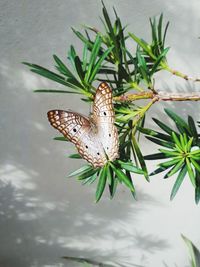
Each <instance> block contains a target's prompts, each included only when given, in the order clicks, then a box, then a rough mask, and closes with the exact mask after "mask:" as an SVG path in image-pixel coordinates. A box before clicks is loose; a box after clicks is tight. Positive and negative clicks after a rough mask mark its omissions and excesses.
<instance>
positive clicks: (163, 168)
mask: <svg viewBox="0 0 200 267" xmlns="http://www.w3.org/2000/svg"><path fill="white" fill-rule="evenodd" d="M170 167H171V166H165V167H164V166H161V167H159V168H157V169H156V170H155V171H153V172H151V173H150V174H149V176H153V175H156V174H158V173H161V172H163V171H166V170H167V169H169V168H170Z"/></svg>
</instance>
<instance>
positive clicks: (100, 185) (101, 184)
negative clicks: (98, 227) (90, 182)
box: [96, 165, 107, 203]
mask: <svg viewBox="0 0 200 267" xmlns="http://www.w3.org/2000/svg"><path fill="white" fill-rule="evenodd" d="M106 179H107V165H105V166H104V167H103V168H102V169H101V172H100V174H99V182H98V185H97V189H96V203H97V202H98V201H99V200H100V198H101V196H102V194H103V192H104V189H105V185H106Z"/></svg>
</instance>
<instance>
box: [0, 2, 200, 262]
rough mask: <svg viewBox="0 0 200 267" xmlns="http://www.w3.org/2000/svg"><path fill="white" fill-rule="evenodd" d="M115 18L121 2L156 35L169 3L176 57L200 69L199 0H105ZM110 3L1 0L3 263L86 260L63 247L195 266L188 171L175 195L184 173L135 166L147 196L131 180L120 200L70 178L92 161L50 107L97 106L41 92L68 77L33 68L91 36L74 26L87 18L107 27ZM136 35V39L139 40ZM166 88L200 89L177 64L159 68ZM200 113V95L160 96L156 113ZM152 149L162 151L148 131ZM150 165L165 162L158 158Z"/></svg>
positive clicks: (122, 12) (83, 109)
mask: <svg viewBox="0 0 200 267" xmlns="http://www.w3.org/2000/svg"><path fill="white" fill-rule="evenodd" d="M104 3H105V5H106V7H107V9H108V11H109V13H110V15H111V17H113V18H114V14H113V10H112V7H113V6H115V9H116V11H117V12H118V15H119V16H120V18H121V20H122V22H123V23H124V25H126V24H128V30H129V31H130V32H134V33H135V34H136V35H138V36H139V37H143V38H144V39H147V40H149V38H150V27H149V17H152V16H159V15H160V14H161V12H163V13H164V19H165V22H167V21H168V20H169V21H170V27H169V31H168V35H167V46H170V47H171V49H170V52H169V54H168V61H169V65H171V67H172V68H174V69H177V70H180V71H182V72H183V73H186V74H189V75H191V76H194V77H198V76H199V77H200V60H199V55H200V40H199V36H200V1H199V0H190V1H182V0H173V1H172V0H168V1H160V0H151V1H145V0H140V1H136V0H124V1H120V0H115V1H114V0H109V1H108V0H104ZM101 9H102V5H101V2H100V1H94V0H82V1H78V0H67V1H66V0H59V1H55V0H48V1H47V0H40V1H39V0H35V1H31V0H19V1H15V0H9V1H6V0H1V1H0V36H1V42H0V75H1V78H0V114H1V118H0V149H1V153H0V266H1V267H27V266H28V267H39V266H40V267H47V266H49V267H52V266H58V267H63V266H69V267H71V266H78V264H74V263H72V262H70V261H66V260H63V259H62V258H61V257H62V256H73V257H85V258H90V259H93V260H97V261H101V262H102V261H114V262H118V263H122V264H124V265H125V266H145V267H161V266H166V265H165V264H167V265H168V266H175V263H176V264H177V266H181V267H186V266H188V256H187V251H186V248H185V244H184V243H183V241H182V240H181V237H180V234H181V233H182V234H184V235H185V236H187V237H188V238H190V239H191V240H192V241H193V242H194V243H195V244H196V245H197V247H200V233H199V222H200V210H199V207H198V206H196V205H195V203H194V192H193V188H192V186H191V184H190V182H189V181H185V182H184V184H183V186H182V188H181V189H180V192H179V193H178V195H177V196H176V198H175V199H174V201H173V202H170V200H169V195H170V191H171V188H172V186H173V183H174V181H175V177H172V178H170V179H168V180H163V179H162V176H159V175H157V176H153V177H152V178H151V182H150V183H147V182H146V181H145V180H144V178H142V177H141V176H137V175H135V176H134V183H135V184H136V189H137V196H138V200H137V201H135V200H133V198H132V196H131V194H130V193H129V191H128V190H126V188H124V187H121V188H119V189H118V192H117V194H116V196H115V198H114V199H113V200H112V201H110V200H109V196H108V194H104V196H103V198H102V200H101V201H100V203H98V204H95V203H94V194H95V185H94V184H93V185H92V186H90V187H88V186H85V187H82V186H81V184H80V183H79V182H77V181H76V180H75V179H73V178H71V179H66V176H67V174H69V172H70V171H73V170H75V169H76V168H77V167H79V166H81V165H82V164H83V161H79V160H72V159H68V158H67V155H68V154H69V153H75V148H74V146H73V145H72V144H68V143H67V144H66V143H63V142H58V141H54V140H53V137H54V136H56V135H57V134H56V131H55V130H54V129H53V128H52V127H50V125H49V123H48V121H47V117H46V113H47V111H48V110H50V109H56V108H59V109H72V110H74V111H76V112H80V113H84V114H86V115H87V114H88V113H89V107H88V105H87V104H86V103H84V102H82V101H81V100H80V98H79V97H77V96H74V95H61V94H60V95H59V94H36V93H33V90H34V89H41V88H54V89H55V88H58V85H57V84H55V83H53V82H50V81H48V80H46V79H45V78H42V77H39V76H37V75H35V74H33V73H31V72H30V71H29V70H28V68H27V67H26V66H24V65H22V64H21V62H22V61H27V62H30V63H36V64H39V65H42V66H44V67H47V68H50V69H52V68H53V64H54V63H53V59H52V55H53V54H57V55H58V56H59V57H60V58H61V59H62V60H63V61H65V60H66V55H67V51H68V49H69V47H70V45H71V44H73V45H75V47H76V48H77V49H81V47H82V46H81V43H80V42H79V40H78V39H77V38H76V37H75V36H74V34H73V33H72V30H71V27H72V26H73V27H75V28H76V29H78V30H81V25H82V24H88V25H92V26H95V27H96V28H100V29H102V25H101V22H100V18H99V16H102V15H101ZM130 45H131V44H130ZM156 88H159V89H160V90H163V91H179V92H187V91H188V92H189V91H199V90H200V84H195V85H194V84H193V83H189V82H186V81H182V80H181V79H180V78H176V77H173V76H172V75H170V74H169V73H162V74H158V75H157V81H156ZM164 107H168V108H172V109H173V110H174V111H175V112H177V113H179V114H180V115H182V116H187V115H189V114H190V115H192V116H193V117H194V119H195V120H200V117H199V114H200V105H199V103H198V102H193V103H189V102H185V103H176V105H175V104H174V103H164V104H163V103H157V104H156V105H154V107H153V108H152V109H151V111H150V113H149V114H148V116H147V120H146V121H147V126H148V127H154V125H153V123H152V120H151V117H152V116H153V117H156V118H159V119H162V120H163V121H165V122H166V123H170V122H168V119H167V118H166V117H164V115H163V114H162V113H163V108H164ZM142 151H143V153H144V155H145V154H148V153H149V152H153V151H154V152H156V147H155V146H152V145H151V144H150V143H149V142H146V141H145V139H144V140H143V142H142ZM148 166H149V170H150V171H151V169H153V168H155V166H156V162H150V164H148Z"/></svg>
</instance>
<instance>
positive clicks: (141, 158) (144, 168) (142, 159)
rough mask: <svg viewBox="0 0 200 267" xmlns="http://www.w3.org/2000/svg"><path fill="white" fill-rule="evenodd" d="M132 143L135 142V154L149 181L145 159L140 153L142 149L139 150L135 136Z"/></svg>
mask: <svg viewBox="0 0 200 267" xmlns="http://www.w3.org/2000/svg"><path fill="white" fill-rule="evenodd" d="M132 142H133V147H134V150H135V153H136V155H137V157H138V160H139V162H140V166H141V168H142V170H143V171H144V176H145V178H146V180H147V181H149V177H148V171H147V167H146V163H145V161H144V157H143V155H142V153H141V151H140V148H139V146H138V144H137V141H136V139H135V136H132Z"/></svg>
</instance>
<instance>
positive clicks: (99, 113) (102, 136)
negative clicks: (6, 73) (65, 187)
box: [48, 83, 119, 167]
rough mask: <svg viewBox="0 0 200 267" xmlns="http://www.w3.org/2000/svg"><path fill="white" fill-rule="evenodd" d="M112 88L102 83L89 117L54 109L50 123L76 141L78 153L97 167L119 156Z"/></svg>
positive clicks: (49, 113)
mask: <svg viewBox="0 0 200 267" xmlns="http://www.w3.org/2000/svg"><path fill="white" fill-rule="evenodd" d="M114 116H115V114H114V109H113V105H112V91H111V89H110V88H109V86H108V85H107V84H106V83H101V84H100V85H99V87H98V89H97V91H96V95H95V98H94V104H93V112H92V115H91V116H90V117H85V116H83V115H81V114H79V113H76V112H72V111H64V110H51V111H49V112H48V119H49V121H50V123H51V125H52V126H53V127H54V128H56V129H57V130H59V131H60V132H61V133H62V134H63V135H64V136H65V137H66V138H68V139H69V141H71V142H72V143H74V144H75V146H76V148H77V150H78V152H79V154H80V155H81V156H82V157H83V158H84V159H86V160H87V161H88V162H90V163H91V164H92V165H93V166H94V167H102V166H104V165H105V164H106V162H107V161H108V160H111V161H112V160H114V159H115V158H117V157H118V147H119V141H118V133H117V128H116V126H115V125H114V121H115V117H114Z"/></svg>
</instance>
